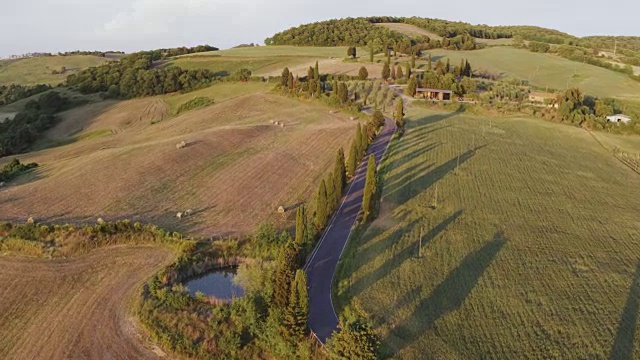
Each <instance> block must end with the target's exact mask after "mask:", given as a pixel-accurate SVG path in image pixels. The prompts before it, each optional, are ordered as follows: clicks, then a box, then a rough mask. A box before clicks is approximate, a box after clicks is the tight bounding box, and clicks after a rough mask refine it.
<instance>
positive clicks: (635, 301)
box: [609, 262, 640, 359]
mask: <svg viewBox="0 0 640 360" xmlns="http://www.w3.org/2000/svg"><path fill="white" fill-rule="evenodd" d="M639 309H640V262H638V265H637V266H636V272H635V274H633V280H632V282H631V287H630V288H629V296H627V302H626V303H625V305H624V310H623V311H622V316H621V317H620V323H619V324H618V331H617V332H616V339H615V341H614V342H613V347H612V348H611V354H610V355H609V359H633V347H634V343H635V338H636V324H637V323H638V310H639Z"/></svg>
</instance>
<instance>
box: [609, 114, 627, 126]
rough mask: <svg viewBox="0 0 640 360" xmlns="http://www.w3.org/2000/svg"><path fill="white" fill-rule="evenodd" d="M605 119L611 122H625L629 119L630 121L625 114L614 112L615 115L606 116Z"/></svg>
mask: <svg viewBox="0 0 640 360" xmlns="http://www.w3.org/2000/svg"><path fill="white" fill-rule="evenodd" d="M607 121H608V122H612V123H623V124H626V123H628V122H629V121H631V118H630V117H628V116H627V115H623V114H616V115H611V116H607Z"/></svg>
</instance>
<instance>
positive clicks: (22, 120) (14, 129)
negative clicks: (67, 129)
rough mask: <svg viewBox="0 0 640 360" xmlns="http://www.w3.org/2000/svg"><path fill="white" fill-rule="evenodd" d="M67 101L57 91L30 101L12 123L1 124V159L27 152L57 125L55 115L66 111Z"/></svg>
mask: <svg viewBox="0 0 640 360" xmlns="http://www.w3.org/2000/svg"><path fill="white" fill-rule="evenodd" d="M66 104H67V99H66V98H64V97H62V96H60V94H58V93H57V92H55V91H52V92H48V93H45V94H43V95H41V96H40V97H39V98H38V99H37V100H30V101H29V102H28V103H27V104H26V105H25V107H24V110H23V111H21V112H19V113H18V114H16V115H15V117H14V118H13V119H12V120H11V121H4V122H2V123H0V157H3V156H7V155H13V154H18V153H21V152H24V151H27V150H28V149H29V148H30V147H31V145H33V143H35V142H36V140H38V139H39V138H40V135H41V134H42V133H43V132H44V131H46V130H48V129H50V128H51V127H53V125H55V123H56V120H57V118H56V116H55V115H54V114H55V113H57V112H59V111H61V110H63V109H64V107H65V105H66Z"/></svg>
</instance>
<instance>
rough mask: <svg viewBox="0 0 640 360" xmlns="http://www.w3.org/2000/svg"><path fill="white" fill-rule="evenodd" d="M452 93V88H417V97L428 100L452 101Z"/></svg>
mask: <svg viewBox="0 0 640 360" xmlns="http://www.w3.org/2000/svg"><path fill="white" fill-rule="evenodd" d="M451 94H452V91H451V90H440V89H426V88H417V89H416V96H415V97H416V98H422V99H427V100H438V101H450V100H451Z"/></svg>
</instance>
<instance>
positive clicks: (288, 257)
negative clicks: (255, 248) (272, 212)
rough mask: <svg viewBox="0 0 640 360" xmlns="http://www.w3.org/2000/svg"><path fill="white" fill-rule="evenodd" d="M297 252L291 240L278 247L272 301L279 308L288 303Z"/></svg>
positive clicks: (283, 307)
mask: <svg viewBox="0 0 640 360" xmlns="http://www.w3.org/2000/svg"><path fill="white" fill-rule="evenodd" d="M297 255H298V254H297V252H296V249H295V246H294V245H293V243H292V242H291V241H288V242H287V244H286V245H285V246H284V247H283V248H282V249H280V253H279V254H278V259H277V261H276V274H275V278H274V289H273V301H274V305H275V306H276V307H277V308H279V309H286V308H287V306H288V305H289V294H290V293H291V282H292V281H293V277H294V274H295V269H296V262H297V261H296V260H297Z"/></svg>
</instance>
